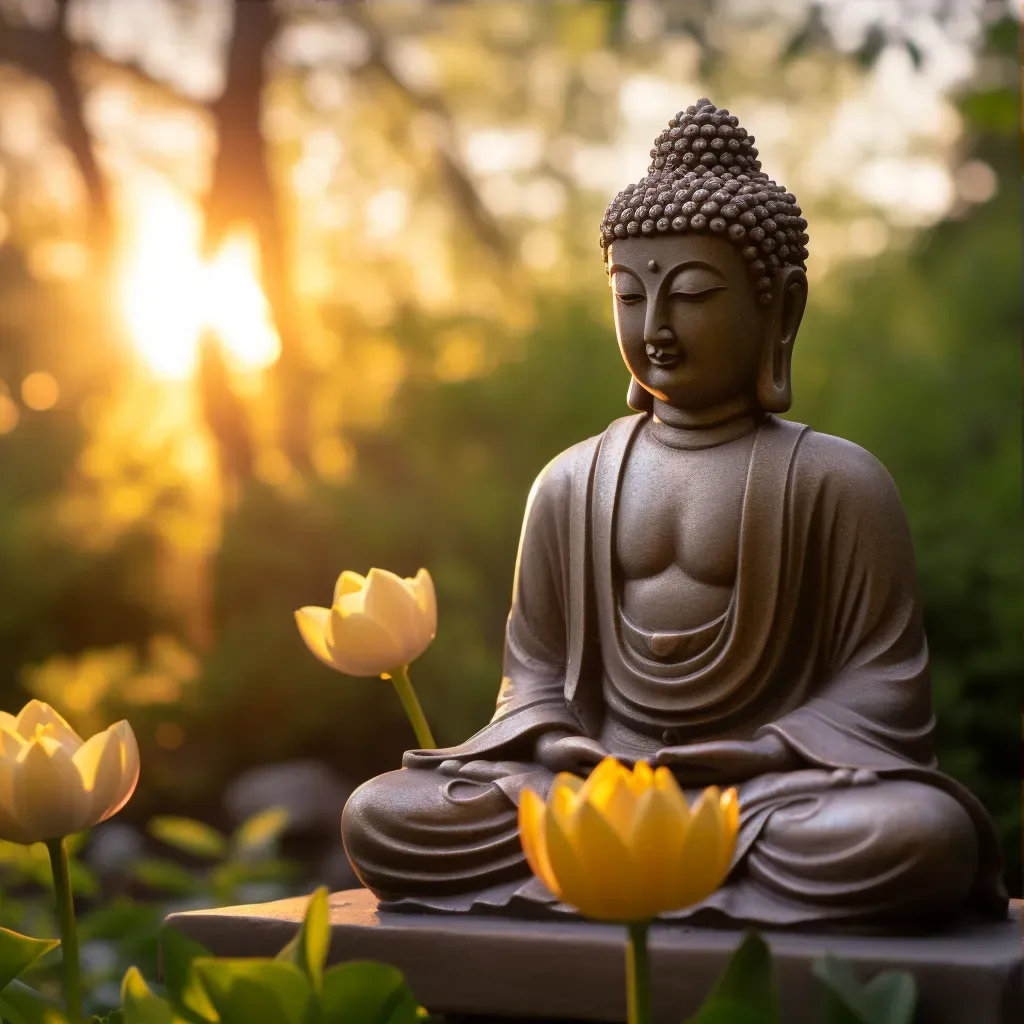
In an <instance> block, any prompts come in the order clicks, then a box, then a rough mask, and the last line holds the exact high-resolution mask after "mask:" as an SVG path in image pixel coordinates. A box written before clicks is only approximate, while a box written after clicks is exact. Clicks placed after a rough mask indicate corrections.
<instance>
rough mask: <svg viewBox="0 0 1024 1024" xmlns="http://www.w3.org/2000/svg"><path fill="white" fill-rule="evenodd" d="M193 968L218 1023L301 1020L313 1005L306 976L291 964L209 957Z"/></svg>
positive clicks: (289, 1023)
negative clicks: (219, 1021)
mask: <svg viewBox="0 0 1024 1024" xmlns="http://www.w3.org/2000/svg"><path fill="white" fill-rule="evenodd" d="M192 969H193V971H194V972H195V974H196V976H197V977H198V978H199V979H200V981H201V982H202V985H203V988H204V989H206V993H207V995H208V996H209V997H210V1002H211V1003H213V1005H214V1007H215V1008H216V1010H217V1014H218V1016H219V1017H220V1020H221V1024H304V1022H305V1021H306V1019H307V1017H308V1015H309V1013H310V1010H311V1008H312V1006H313V999H314V997H313V990H312V988H311V987H310V984H309V979H308V978H307V977H306V976H305V974H303V973H302V971H301V970H299V968H298V967H296V966H295V965H294V964H286V963H282V962H281V961H279V960H263V959H251V958H250V959H244V960H235V959H228V958H223V959H222V958H214V957H211V958H209V959H199V960H196V961H195V962H194V963H193V965H192Z"/></svg>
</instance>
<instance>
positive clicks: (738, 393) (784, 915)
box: [342, 99, 1007, 930]
mask: <svg viewBox="0 0 1024 1024" xmlns="http://www.w3.org/2000/svg"><path fill="white" fill-rule="evenodd" d="M753 143H754V138H753V137H752V136H750V135H748V134H747V132H746V131H745V129H744V128H743V127H741V126H740V124H739V123H738V121H737V118H736V117H735V116H733V115H732V114H730V113H729V112H728V111H727V110H719V109H718V108H716V107H715V106H714V105H713V104H712V103H711V102H710V101H709V100H707V99H702V100H700V101H699V102H698V103H697V104H695V105H694V106H690V107H687V108H686V110H684V111H680V112H679V113H678V114H677V115H676V116H675V117H674V118H672V119H671V120H670V121H669V123H668V127H667V128H666V129H665V130H664V131H663V132H662V133H661V134H660V135H659V136H658V138H657V140H656V142H655V146H654V148H653V149H652V150H651V155H652V157H653V160H652V163H651V165H650V167H649V168H648V172H647V176H646V177H645V178H643V179H642V180H641V181H640V182H639V183H637V184H636V185H630V186H628V187H627V188H626V189H625V190H624V191H622V192H621V193H620V194H619V195H618V196H617V197H616V198H615V199H614V200H613V201H612V203H611V205H610V206H609V207H608V210H607V212H606V214H605V217H604V220H603V222H602V226H601V238H600V242H601V247H602V250H603V252H604V257H605V263H606V266H607V271H608V274H609V280H610V284H611V300H612V303H613V306H614V317H615V327H616V333H617V336H618V343H619V348H620V351H621V353H622V357H623V359H624V361H625V363H626V366H627V368H628V370H629V372H630V374H631V381H630V384H629V391H628V399H627V400H628V404H629V405H630V407H631V408H632V409H634V410H635V415H631V416H626V417H625V418H622V419H618V420H616V421H615V422H613V423H612V424H611V425H610V426H609V427H608V428H607V429H606V430H605V431H604V432H603V433H602V434H601V435H600V436H598V437H593V438H591V439H589V440H586V441H583V442H581V443H579V444H577V445H575V446H574V447H572V448H570V449H569V450H568V451H566V452H563V453H562V454H561V455H559V456H558V457H557V458H555V459H554V460H553V461H552V462H550V463H549V464H548V465H547V466H546V467H545V468H544V469H543V471H542V472H541V473H540V476H539V477H538V478H537V481H536V483H535V484H534V486H533V489H532V491H531V492H530V496H529V499H528V502H527V508H526V514H525V521H524V524H523V531H522V537H521V541H520V547H519V553H518V559H517V565H516V573H515V585H514V590H513V595H512V608H511V612H510V614H509V618H508V625H507V631H506V641H505V656H504V668H503V678H502V680H501V686H500V691H499V693H498V697H497V709H496V711H495V713H494V716H493V718H492V719H491V721H490V723H489V724H488V725H486V726H485V727H484V728H483V729H481V730H480V731H479V732H478V733H476V735H474V736H473V737H471V738H470V739H468V740H467V741H466V742H464V743H462V744H460V745H459V746H456V747H450V748H448V749H442V750H412V751H409V752H407V753H406V754H405V757H404V759H403V767H402V768H401V770H397V771H393V772H390V773H388V774H385V775H382V776H380V777H378V778H375V779H371V780H370V781H369V782H366V783H365V784H364V785H362V786H361V787H360V788H359V789H357V790H356V792H355V793H354V794H353V795H352V797H351V799H350V800H349V802H348V804H347V806H346V808H345V811H344V815H343V820H342V834H343V838H344V843H345V848H346V850H347V852H348V856H349V858H350V859H351V861H352V864H353V866H354V868H355V870H356V872H357V874H358V876H359V878H360V880H361V881H362V882H363V883H364V884H365V885H366V886H367V887H368V888H369V889H370V890H372V891H373V892H374V893H375V894H376V895H377V896H378V897H379V898H380V900H381V901H382V904H381V905H382V907H384V908H391V909H395V910H403V909H404V910H421V911H429V910H434V911H447V912H458V911H476V912H487V913H514V914H520V915H523V914H525V915H534V916H544V915H547V914H558V913H568V912H569V909H568V908H566V907H564V906H562V905H560V904H557V902H556V900H555V898H554V896H552V894H551V893H549V892H548V891H547V890H546V889H545V888H544V886H543V885H542V883H541V882H540V881H539V880H537V879H535V878H533V877H532V876H531V873H530V869H529V868H528V866H527V864H526V861H525V859H524V856H523V852H522V849H521V846H520V841H519V835H518V830H517V803H518V800H519V797H520V794H521V793H522V792H523V790H524V789H533V790H535V791H537V792H539V793H541V794H542V795H543V794H545V793H546V792H547V788H548V787H549V785H550V783H551V780H552V779H553V777H554V775H555V774H556V773H557V772H560V771H571V772H575V773H576V774H579V775H586V774H587V773H588V772H589V771H590V770H591V769H592V768H593V767H594V766H595V765H596V764H597V763H598V762H599V761H600V760H601V759H602V758H603V757H604V756H606V755H608V754H612V755H614V756H616V757H617V758H619V759H620V760H621V761H622V762H623V763H625V764H632V763H634V762H636V761H637V760H641V759H642V760H646V761H648V762H649V763H650V764H651V765H669V766H671V768H672V770H673V771H674V773H675V774H676V776H677V778H678V779H679V782H680V784H681V785H682V786H683V787H684V789H687V790H689V792H688V794H687V795H688V796H690V797H691V798H692V797H693V796H694V795H695V794H694V790H696V789H699V788H700V787H703V786H705V785H708V784H717V785H720V786H736V787H737V788H738V792H739V802H740V808H741V822H740V832H739V838H738V841H737V845H736V852H735V856H734V860H733V865H732V868H731V871H730V874H729V877H728V879H727V881H726V884H725V885H724V886H723V887H722V888H721V889H720V890H719V891H718V892H717V893H715V894H714V896H712V897H711V898H710V899H709V900H707V901H706V902H705V903H703V904H700V905H699V906H697V907H695V908H690V909H688V910H685V911H680V912H677V913H675V914H671V915H667V916H668V917H670V918H686V919H689V920H691V921H693V922H696V923H714V924H724V923H729V922H743V923H752V924H756V925H763V926H773V927H804V928H806V927H822V928H835V927H855V928H869V929H903V930H907V929H910V930H913V929H922V928H930V927H934V926H935V925H936V924H938V923H941V922H943V921H946V920H950V919H952V918H954V917H957V916H959V915H961V914H963V913H968V912H975V913H980V914H982V915H992V916H997V917H998V916H1002V915H1005V913H1006V906H1007V898H1006V893H1005V891H1004V889H1003V887H1002V882H1001V865H1000V855H999V851H998V846H997V843H996V838H995V834H994V830H993V827H992V824H991V821H990V819H989V817H988V815H987V814H986V812H985V810H984V808H983V807H982V806H981V804H980V803H979V802H978V801H977V800H976V799H975V798H974V796H972V794H971V793H970V792H968V791H967V790H966V789H964V787H963V786H961V785H959V784H958V783H957V782H956V781H954V780H953V779H951V778H949V777H948V776H946V775H943V774H942V773H940V772H939V771H938V769H937V768H936V762H935V759H934V755H933V738H934V729H935V721H934V718H933V715H932V709H931V697H930V683H929V675H928V648H927V643H926V639H925V635H924V631H923V627H922V616H921V606H920V603H919V598H918V594H917V587H916V582H915V570H914V555H913V549H912V545H911V538H910V533H909V530H908V526H907V521H906V517H905V514H904V511H903V508H902V506H901V504H900V499H899V495H898V494H897V491H896V487H895V486H894V484H893V481H892V479H891V478H890V477H889V475H888V473H887V472H886V470H885V469H884V468H883V467H882V466H881V464H880V463H879V462H878V461H876V459H874V458H873V457H872V456H871V455H870V454H868V452H866V451H864V450H863V449H862V448H860V447H858V446H857V445H855V444H852V443H850V442H849V441H845V440H842V439H840V438H837V437H831V436H829V435H827V434H821V433H817V432H815V431H814V430H812V429H810V428H808V427H806V426H802V425H799V424H797V423H793V422H789V421H786V420H783V419H780V418H779V414H780V413H784V412H785V411H786V410H787V409H788V408H789V406H790V403H791V386H790V365H791V357H792V353H793V345H794V342H795V340H796V335H797V331H798V328H799V326H800V321H801V317H802V315H803V312H804V306H805V303H806V299H807V278H806V276H805V272H804V271H805V260H806V258H807V241H808V236H807V234H806V228H807V222H806V220H804V218H803V217H802V216H801V210H800V207H799V206H798V205H797V203H796V199H795V197H794V196H793V195H792V194H791V193H789V192H786V191H785V189H784V188H783V187H782V186H781V185H778V184H776V183H775V182H774V181H771V180H770V179H769V178H768V176H767V175H766V174H765V173H763V172H762V171H761V165H760V162H759V161H758V159H757V150H756V149H755V148H754V145H753Z"/></svg>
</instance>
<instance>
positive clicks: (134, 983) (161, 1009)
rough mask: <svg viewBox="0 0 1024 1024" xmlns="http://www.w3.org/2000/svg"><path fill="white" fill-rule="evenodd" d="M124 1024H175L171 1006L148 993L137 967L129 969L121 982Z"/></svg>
mask: <svg viewBox="0 0 1024 1024" xmlns="http://www.w3.org/2000/svg"><path fill="white" fill-rule="evenodd" d="M121 1003H122V1004H123V1006H124V1024H175V1022H176V1021H179V1020H180V1019H181V1018H180V1017H177V1016H175V1013H174V1010H173V1009H172V1008H171V1004H170V1003H168V1002H167V1000H166V999H161V998H160V997H159V996H157V995H154V994H153V992H151V991H150V988H149V986H148V985H147V984H146V982H145V981H144V979H143V977H142V975H141V974H140V973H139V969H138V968H137V967H129V968H128V970H127V972H126V973H125V976H124V981H122V982H121Z"/></svg>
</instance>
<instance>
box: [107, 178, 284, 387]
mask: <svg viewBox="0 0 1024 1024" xmlns="http://www.w3.org/2000/svg"><path fill="white" fill-rule="evenodd" d="M130 211H131V217H130V219H129V220H128V222H127V232H126V234H127V242H126V244H125V246H124V253H123V261H122V265H121V273H120V276H119V280H118V292H119V299H120V303H121V308H122V312H123V315H124V318H125V322H126V324H127V326H128V330H129V333H130V336H131V339H132V342H133V344H134V345H135V347H136V349H137V350H138V352H139V355H140V356H141V357H142V359H143V361H144V362H145V363H146V365H147V366H148V367H149V368H150V369H151V370H152V371H153V373H154V374H156V375H157V376H159V377H163V378H167V379H172V380H174V379H178V380H180V379H184V378H187V377H189V376H190V375H191V374H192V373H193V372H194V370H195V368H196V365H197V363H198V357H199V342H200V338H201V337H202V335H203V332H204V331H207V330H209V331H212V332H213V333H214V335H215V337H216V338H217V340H218V341H219V342H220V344H221V346H222V347H223V350H224V354H225V358H226V360H227V362H228V364H229V365H230V366H231V368H232V369H234V370H236V371H237V372H240V373H251V372H254V371H257V370H261V369H264V368H266V367H268V366H270V365H271V364H272V363H274V362H275V361H276V359H277V358H278V356H279V355H280V351H281V344H280V339H279V338H278V335H277V331H276V330H275V329H274V325H273V323H272V321H271V318H270V307H269V305H268V303H267V299H266V296H265V295H264V293H263V289H262V287H261V285H260V278H259V252H258V249H257V246H256V242H255V239H254V237H253V234H252V232H251V231H250V230H247V229H242V230H236V231H234V232H232V233H231V234H229V235H228V236H227V237H226V238H225V239H224V242H223V244H222V245H221V247H220V249H219V250H218V251H217V252H216V253H215V255H214V256H213V257H212V259H209V260H204V259H203V257H202V255H201V251H200V241H201V237H202V221H201V218H200V215H199V211H198V209H197V207H196V205H195V203H194V202H193V201H192V200H191V199H189V198H187V197H185V196H183V195H182V194H180V193H178V192H175V191H173V190H172V189H171V188H170V187H168V186H164V187H156V186H150V187H148V188H146V189H145V190H144V191H143V192H141V193H140V194H138V195H134V196H133V198H132V202H131V204H130Z"/></svg>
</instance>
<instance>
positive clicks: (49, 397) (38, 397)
mask: <svg viewBox="0 0 1024 1024" xmlns="http://www.w3.org/2000/svg"><path fill="white" fill-rule="evenodd" d="M58 398H60V385H59V384H58V383H57V381H56V379H55V378H54V376H53V374H50V373H46V372H45V371H44V370H36V371H35V372H34V373H30V374H29V375H28V376H27V377H26V378H25V379H24V380H23V381H22V382H21V400H22V401H23V402H24V403H25V404H26V405H27V406H28V407H29V408H30V409H34V410H35V411H36V412H45V411H46V410H47V409H52V408H53V407H54V406H55V405H56V404H57V399H58Z"/></svg>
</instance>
